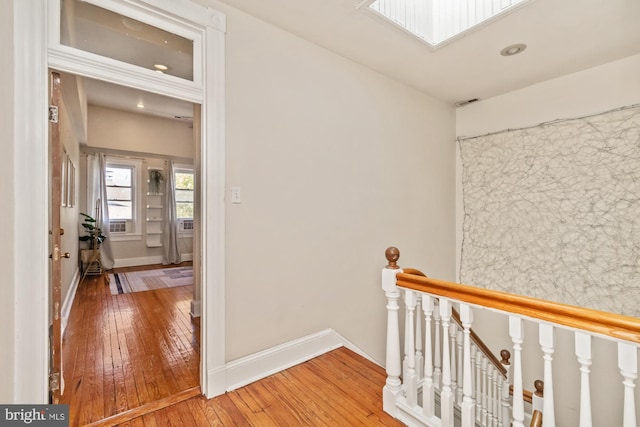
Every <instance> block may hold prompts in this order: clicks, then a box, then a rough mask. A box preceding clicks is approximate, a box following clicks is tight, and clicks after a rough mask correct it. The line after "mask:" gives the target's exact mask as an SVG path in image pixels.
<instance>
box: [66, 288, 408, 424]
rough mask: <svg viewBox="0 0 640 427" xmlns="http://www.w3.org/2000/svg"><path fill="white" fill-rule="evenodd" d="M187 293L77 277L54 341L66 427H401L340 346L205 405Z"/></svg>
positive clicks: (366, 370) (370, 371) (375, 377)
mask: <svg viewBox="0 0 640 427" xmlns="http://www.w3.org/2000/svg"><path fill="white" fill-rule="evenodd" d="M191 295H192V294H191V287H186V286H184V287H179V288H171V289H163V290H158V291H147V292H137V293H132V294H124V295H116V296H112V295H111V294H110V292H109V287H108V286H107V285H105V283H104V282H103V279H102V278H101V277H89V278H88V279H86V280H85V282H84V283H83V284H82V285H81V286H80V287H79V289H78V294H77V296H76V299H75V301H74V304H73V307H72V311H71V316H70V320H69V324H68V326H67V329H66V333H65V338H64V343H63V363H64V378H65V382H66V386H65V393H64V394H63V396H62V403H69V404H70V426H82V425H91V426H92V427H98V426H101V427H107V426H135V427H164V426H180V427H190V426H194V427H200V426H256V427H262V426H267V427H268V426H391V427H393V426H402V425H403V424H402V423H400V422H398V421H396V420H395V419H393V418H392V417H390V416H389V415H388V414H386V413H384V412H383V411H382V387H383V385H384V383H385V378H386V376H385V372H384V370H383V369H382V368H381V367H379V366H378V365H376V364H374V363H372V362H370V361H368V360H366V359H364V358H362V357H360V356H358V355H357V354H355V353H353V352H352V351H350V350H347V349H346V348H339V349H337V350H334V351H332V352H329V353H326V354H324V355H321V356H319V357H316V358H314V359H312V360H310V361H308V362H306V363H303V364H300V365H297V366H294V367H292V368H290V369H287V370H285V371H282V372H279V373H277V374H274V375H272V376H269V377H267V378H265V379H263V380H261V381H257V382H255V383H252V384H249V385H247V386H245V387H242V388H240V389H238V390H234V391H232V392H229V393H226V394H224V395H222V396H219V397H216V398H214V399H209V400H207V399H205V398H204V397H203V396H201V395H196V394H197V390H195V389H194V387H198V383H199V378H198V367H199V345H200V343H199V325H198V324H194V323H192V321H191V319H190V316H189V314H188V313H189V304H190V301H191ZM136 408H139V409H140V410H141V411H140V412H138V411H137V410H136ZM145 412H146V413H145ZM118 414H119V415H118ZM140 414H144V415H140Z"/></svg>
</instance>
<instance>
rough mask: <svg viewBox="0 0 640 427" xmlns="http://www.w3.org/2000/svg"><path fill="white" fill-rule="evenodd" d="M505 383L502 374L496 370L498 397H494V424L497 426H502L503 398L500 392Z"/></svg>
mask: <svg viewBox="0 0 640 427" xmlns="http://www.w3.org/2000/svg"><path fill="white" fill-rule="evenodd" d="M504 385H505V382H504V377H503V376H502V374H501V373H499V372H498V394H497V396H498V398H497V399H496V406H497V407H496V425H497V426H498V427H502V426H504V419H503V418H502V416H503V413H504V411H503V408H502V405H503V400H502V394H503V387H504Z"/></svg>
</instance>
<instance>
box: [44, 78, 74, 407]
mask: <svg viewBox="0 0 640 427" xmlns="http://www.w3.org/2000/svg"><path fill="white" fill-rule="evenodd" d="M49 86H50V89H49V92H50V104H49V171H50V182H51V188H50V191H49V198H50V202H49V204H50V211H49V212H50V213H49V216H50V217H49V224H50V225H49V227H50V229H49V237H50V239H49V241H50V253H49V259H50V261H51V266H50V267H51V268H50V270H49V271H50V275H49V287H50V307H49V308H50V329H49V346H50V349H49V401H50V402H51V403H59V402H60V395H61V394H62V354H61V346H62V325H61V318H60V310H61V306H62V301H61V297H62V289H61V288H62V265H61V262H62V259H63V258H69V254H68V253H64V252H63V251H62V248H61V247H60V245H61V238H60V236H61V235H62V234H63V233H64V231H63V230H62V229H61V228H60V208H61V205H62V195H63V188H62V186H63V182H65V181H66V180H63V177H62V172H63V168H62V162H63V161H64V160H65V159H64V156H63V147H62V141H61V140H60V132H59V126H60V124H59V122H58V111H59V110H60V109H61V107H62V105H61V104H62V96H61V92H60V91H61V89H60V74H58V73H55V72H50V73H49Z"/></svg>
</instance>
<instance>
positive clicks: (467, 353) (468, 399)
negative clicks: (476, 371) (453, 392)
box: [460, 304, 475, 427]
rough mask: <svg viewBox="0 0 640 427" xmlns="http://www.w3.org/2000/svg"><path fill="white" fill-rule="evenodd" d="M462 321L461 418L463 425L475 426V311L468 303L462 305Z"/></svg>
mask: <svg viewBox="0 0 640 427" xmlns="http://www.w3.org/2000/svg"><path fill="white" fill-rule="evenodd" d="M460 321H461V322H462V327H463V328H464V338H463V341H464V342H463V347H464V348H463V357H462V358H463V359H464V361H463V373H462V389H463V390H462V391H463V397H462V407H461V411H460V412H461V414H460V416H461V418H462V427H472V426H475V402H474V400H473V381H472V379H473V369H472V366H473V365H472V361H471V352H472V349H471V323H472V322H473V312H472V311H471V307H469V306H468V305H466V304H461V305H460Z"/></svg>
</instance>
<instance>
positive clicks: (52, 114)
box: [49, 105, 58, 123]
mask: <svg viewBox="0 0 640 427" xmlns="http://www.w3.org/2000/svg"><path fill="white" fill-rule="evenodd" d="M49 121H50V122H52V123H58V107H57V106H55V105H51V106H50V107H49Z"/></svg>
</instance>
